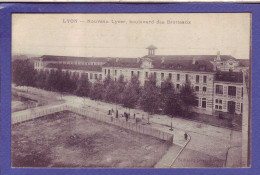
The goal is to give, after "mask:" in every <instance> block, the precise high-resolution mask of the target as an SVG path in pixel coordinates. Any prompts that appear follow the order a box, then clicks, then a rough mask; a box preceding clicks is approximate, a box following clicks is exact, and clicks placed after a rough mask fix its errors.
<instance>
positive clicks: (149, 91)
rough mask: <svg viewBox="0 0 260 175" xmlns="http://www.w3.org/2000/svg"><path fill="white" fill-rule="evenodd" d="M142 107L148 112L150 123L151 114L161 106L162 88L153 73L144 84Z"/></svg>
mask: <svg viewBox="0 0 260 175" xmlns="http://www.w3.org/2000/svg"><path fill="white" fill-rule="evenodd" d="M141 107H142V108H143V110H144V111H146V112H148V124H149V115H152V114H154V113H155V112H156V111H158V109H159V107H160V88H159V87H157V86H156V79H155V77H154V76H153V75H151V76H150V77H149V80H148V81H147V82H145V84H144V88H143V90H142V97H141Z"/></svg>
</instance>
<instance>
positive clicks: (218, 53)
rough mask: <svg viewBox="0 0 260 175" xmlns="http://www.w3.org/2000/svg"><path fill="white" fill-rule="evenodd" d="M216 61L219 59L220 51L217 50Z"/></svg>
mask: <svg viewBox="0 0 260 175" xmlns="http://www.w3.org/2000/svg"><path fill="white" fill-rule="evenodd" d="M217 61H221V59H220V51H218V52H217Z"/></svg>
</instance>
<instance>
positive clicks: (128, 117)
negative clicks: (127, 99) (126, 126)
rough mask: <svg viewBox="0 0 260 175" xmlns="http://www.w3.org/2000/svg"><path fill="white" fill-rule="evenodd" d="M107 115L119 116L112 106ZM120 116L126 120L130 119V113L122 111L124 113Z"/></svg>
mask: <svg viewBox="0 0 260 175" xmlns="http://www.w3.org/2000/svg"><path fill="white" fill-rule="evenodd" d="M108 115H113V116H114V115H115V117H116V118H118V117H119V114H118V110H116V112H114V109H113V108H112V109H111V110H108ZM121 117H125V119H126V121H128V120H129V119H130V113H127V112H124V114H122V115H121ZM133 117H134V119H135V113H134V116H133Z"/></svg>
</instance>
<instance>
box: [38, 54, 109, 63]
mask: <svg viewBox="0 0 260 175" xmlns="http://www.w3.org/2000/svg"><path fill="white" fill-rule="evenodd" d="M41 58H42V59H43V61H81V62H106V61H107V59H108V57H73V56H55V55H43V56H41Z"/></svg>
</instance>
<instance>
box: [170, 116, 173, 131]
mask: <svg viewBox="0 0 260 175" xmlns="http://www.w3.org/2000/svg"><path fill="white" fill-rule="evenodd" d="M172 118H173V117H172V116H171V128H170V130H171V131H173V128H172Z"/></svg>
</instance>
